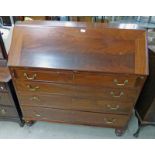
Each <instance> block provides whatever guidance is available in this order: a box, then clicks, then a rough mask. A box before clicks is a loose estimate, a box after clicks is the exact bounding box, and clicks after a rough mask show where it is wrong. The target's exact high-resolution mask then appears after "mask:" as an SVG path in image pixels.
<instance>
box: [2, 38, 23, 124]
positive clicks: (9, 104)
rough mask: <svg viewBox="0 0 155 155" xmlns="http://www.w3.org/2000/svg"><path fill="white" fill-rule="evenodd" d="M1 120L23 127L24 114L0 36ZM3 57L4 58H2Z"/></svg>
mask: <svg viewBox="0 0 155 155" xmlns="http://www.w3.org/2000/svg"><path fill="white" fill-rule="evenodd" d="M0 52H1V54H0V120H3V121H4V120H5V121H16V122H18V123H19V124H20V126H23V121H22V113H21V110H20V107H19V103H18V99H17V96H16V93H15V90H14V87H13V84H12V81H11V75H10V71H9V69H8V67H7V65H6V64H7V53H6V50H5V46H4V43H3V40H2V37H1V35H0ZM1 56H2V57H1Z"/></svg>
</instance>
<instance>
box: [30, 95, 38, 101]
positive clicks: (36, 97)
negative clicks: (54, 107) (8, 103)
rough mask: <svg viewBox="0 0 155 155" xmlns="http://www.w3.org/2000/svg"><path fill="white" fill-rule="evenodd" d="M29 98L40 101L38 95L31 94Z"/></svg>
mask: <svg viewBox="0 0 155 155" xmlns="http://www.w3.org/2000/svg"><path fill="white" fill-rule="evenodd" d="M30 100H36V101H40V99H39V97H38V96H32V97H31V98H30Z"/></svg>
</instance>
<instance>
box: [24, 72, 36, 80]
mask: <svg viewBox="0 0 155 155" xmlns="http://www.w3.org/2000/svg"><path fill="white" fill-rule="evenodd" d="M24 76H25V77H26V79H27V80H34V79H35V78H36V77H37V74H33V75H32V77H29V76H28V74H27V73H24Z"/></svg>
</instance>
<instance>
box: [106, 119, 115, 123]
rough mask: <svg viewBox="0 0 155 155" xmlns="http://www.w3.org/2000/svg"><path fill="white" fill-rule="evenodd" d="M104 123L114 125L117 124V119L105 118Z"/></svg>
mask: <svg viewBox="0 0 155 155" xmlns="http://www.w3.org/2000/svg"><path fill="white" fill-rule="evenodd" d="M104 121H105V123H106V124H114V123H115V122H116V119H115V118H112V119H107V118H104Z"/></svg>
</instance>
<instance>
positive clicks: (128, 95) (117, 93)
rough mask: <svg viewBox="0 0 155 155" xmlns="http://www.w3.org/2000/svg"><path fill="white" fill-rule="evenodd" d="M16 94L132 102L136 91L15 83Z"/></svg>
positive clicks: (135, 96)
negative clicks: (29, 93)
mask: <svg viewBox="0 0 155 155" xmlns="http://www.w3.org/2000/svg"><path fill="white" fill-rule="evenodd" d="M15 83H16V88H17V90H18V92H36V93H38V92H42V93H50V94H57V95H58V94H59V95H67V96H77V97H91V98H107V99H109V100H116V101H129V102H133V101H135V99H137V95H138V93H139V91H138V90H136V89H132V90H128V89H115V88H102V87H90V86H79V85H65V84H54V83H39V82H20V81H15Z"/></svg>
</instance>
